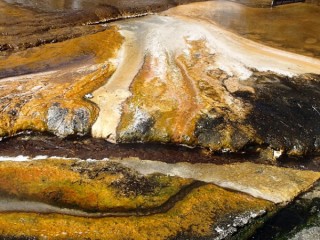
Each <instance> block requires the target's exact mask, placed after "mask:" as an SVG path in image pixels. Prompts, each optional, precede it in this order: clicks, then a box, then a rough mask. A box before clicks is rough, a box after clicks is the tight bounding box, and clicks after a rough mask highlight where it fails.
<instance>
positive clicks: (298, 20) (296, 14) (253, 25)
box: [173, 1, 320, 58]
mask: <svg viewBox="0 0 320 240" xmlns="http://www.w3.org/2000/svg"><path fill="white" fill-rule="evenodd" d="M193 6H194V7H193V9H192V11H184V8H186V6H182V7H181V8H180V9H181V14H182V15H186V16H188V17H190V16H192V17H195V18H199V17H200V18H204V19H206V20H208V19H209V20H210V21H212V22H215V23H217V24H218V25H220V26H222V27H223V28H225V29H227V30H230V31H232V32H234V33H237V34H239V35H241V36H243V37H245V38H248V39H251V40H253V41H257V42H260V43H263V44H266V45H268V46H272V47H275V48H280V49H284V50H287V51H291V52H296V53H298V54H303V55H307V56H312V57H317V58H319V57H320V6H319V5H316V4H308V3H297V4H288V5H283V6H277V7H275V8H271V7H268V8H253V7H248V6H245V5H242V4H238V3H231V2H227V1H219V2H216V1H210V2H207V3H204V4H198V3H193ZM173 11H176V10H175V9H173ZM177 11H179V10H177Z"/></svg>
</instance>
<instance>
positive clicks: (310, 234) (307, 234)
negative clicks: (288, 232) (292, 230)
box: [290, 227, 320, 240]
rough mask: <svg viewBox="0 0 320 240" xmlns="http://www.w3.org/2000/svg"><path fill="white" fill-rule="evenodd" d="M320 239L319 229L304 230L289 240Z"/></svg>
mask: <svg viewBox="0 0 320 240" xmlns="http://www.w3.org/2000/svg"><path fill="white" fill-rule="evenodd" d="M317 239H320V227H311V228H306V229H303V230H301V231H300V232H298V233H297V234H296V235H294V237H293V238H291V239H290V240H317Z"/></svg>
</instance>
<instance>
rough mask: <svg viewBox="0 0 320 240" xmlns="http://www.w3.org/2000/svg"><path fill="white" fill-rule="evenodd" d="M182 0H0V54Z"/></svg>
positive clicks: (89, 31) (90, 30)
mask: <svg viewBox="0 0 320 240" xmlns="http://www.w3.org/2000/svg"><path fill="white" fill-rule="evenodd" d="M189 2H194V1H190V0H184V1H179V2H177V1H171V0H170V1H163V0H160V1H128V0H124V1H123V0H122V1H113V0H109V1H99V0H95V1H77V2H76V3H73V1H63V2H61V1H60V2H56V1H41V2H39V1H27V2H21V1H16V2H15V1H10V3H7V2H6V1H4V0H1V1H0V56H1V55H2V56H5V55H9V54H10V53H12V52H16V51H21V50H24V49H27V48H32V47H35V46H40V45H44V44H50V43H55V42H61V41H65V40H67V39H72V38H75V37H80V36H83V35H87V34H92V33H96V32H99V31H103V30H104V27H102V26H99V25H94V26H88V25H90V24H92V23H93V24H94V23H104V22H109V21H115V20H119V19H123V18H129V17H138V16H142V15H146V14H149V13H154V12H159V11H163V10H166V9H168V8H170V7H173V6H176V5H178V4H185V3H189Z"/></svg>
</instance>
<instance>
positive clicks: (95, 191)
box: [0, 156, 320, 239]
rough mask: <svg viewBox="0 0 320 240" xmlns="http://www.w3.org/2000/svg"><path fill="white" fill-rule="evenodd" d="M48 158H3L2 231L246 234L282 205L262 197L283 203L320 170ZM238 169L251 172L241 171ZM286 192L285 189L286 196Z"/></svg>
mask: <svg viewBox="0 0 320 240" xmlns="http://www.w3.org/2000/svg"><path fill="white" fill-rule="evenodd" d="M44 159H45V157H41V156H39V157H37V158H35V159H30V160H31V161H26V162H24V160H23V159H22V158H17V159H16V160H18V161H21V160H22V162H12V160H14V159H11V161H6V160H10V159H5V158H2V162H0V183H1V184H0V191H1V192H2V197H1V199H0V223H1V224H0V232H1V234H2V236H3V237H6V236H7V237H8V236H14V237H22V236H27V237H36V238H38V237H39V238H41V239H44V238H59V239H70V238H71V239H75V238H88V237H89V238H96V237H99V238H109V237H112V238H113V239H125V238H126V237H127V236H128V234H130V236H131V237H132V238H133V239H149V238H152V239H185V238H191V239H193V238H199V239H206V238H211V239H224V238H226V237H230V236H232V235H234V234H238V235H237V236H239V237H240V236H242V238H244V237H245V236H249V235H251V234H252V232H254V230H255V229H256V228H257V226H259V224H257V223H259V222H260V223H262V222H264V221H265V220H266V219H267V218H268V216H271V215H272V214H274V212H275V211H276V210H277V209H278V206H277V205H275V204H274V203H272V202H269V201H266V200H262V199H270V200H272V201H274V202H277V203H280V204H281V205H282V206H284V205H285V204H286V203H287V201H288V200H290V199H292V198H293V197H295V196H296V195H297V194H298V193H299V192H301V191H304V190H305V189H306V188H308V187H310V186H311V185H312V183H313V182H314V181H315V180H317V179H319V177H320V175H319V173H312V172H308V171H295V170H289V169H284V168H272V169H271V168H266V167H264V166H263V165H256V166H254V165H253V164H247V163H244V164H238V165H237V166H234V165H225V166H217V165H214V164H207V165H203V166H200V165H188V164H177V165H170V166H166V165H165V164H164V163H160V162H151V161H141V160H138V159H123V160H119V159H112V160H103V161H93V160H86V161H83V160H79V159H59V158H55V159H47V160H44ZM25 160H26V159H25ZM169 169H171V170H169ZM201 169H202V170H201ZM215 169H216V170H215ZM235 169H236V171H237V172H242V170H243V169H247V170H246V171H247V173H249V172H250V173H249V174H234V173H235ZM203 171H206V172H207V173H208V174H207V175H206V174H204V172H203ZM209 172H210V174H209ZM162 173H164V174H162ZM196 173H198V176H196V175H195V174H196ZM217 173H220V175H219V174H217ZM226 173H228V174H229V175H228V176H226V175H225V174H226ZM168 174H169V175H177V176H168ZM270 174H271V175H270ZM178 176H181V177H178ZM200 176H201V177H200ZM212 177H213V178H216V179H220V180H212V179H213V178H212ZM252 178H255V179H256V180H255V181H254V182H252ZM288 178H289V179H291V180H289V181H288ZM193 179H195V180H193ZM196 179H199V180H204V181H206V182H216V183H218V184H219V185H221V186H224V187H231V185H232V184H227V185H226V184H224V183H226V182H227V181H231V182H233V187H231V188H232V189H234V190H237V191H229V190H226V189H222V188H220V187H218V186H215V185H213V184H210V183H204V182H199V181H197V180H196ZM210 179H211V180H210ZM245 183H249V184H252V183H253V184H254V185H251V188H252V189H254V191H249V193H250V194H254V193H258V192H261V194H260V195H259V194H258V195H256V196H258V197H259V198H262V199H259V198H254V197H252V196H249V195H247V194H243V193H241V192H248V191H247V190H246V189H248V188H247V187H245ZM255 183H263V184H255ZM293 183H294V185H293ZM280 185H281V187H280V188H279V186H280ZM239 191H240V192H239ZM267 192H268V194H266V193H267ZM280 192H282V193H285V194H286V195H282V197H281V198H279V196H281V194H280V195H279V193H280ZM254 195H255V194H254ZM84 217H85V218H84ZM19 219H20V220H19ZM22 219H23V220H22ZM35 223H36V224H35ZM54 226H59V227H58V228H57V227H54Z"/></svg>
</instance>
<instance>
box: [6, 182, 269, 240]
mask: <svg viewBox="0 0 320 240" xmlns="http://www.w3.org/2000/svg"><path fill="white" fill-rule="evenodd" d="M274 207H275V206H274V205H273V204H271V203H269V202H267V201H263V200H258V199H254V198H252V197H250V196H247V195H244V194H240V193H235V192H230V191H226V190H223V189H221V188H218V187H216V186H214V185H204V186H201V187H198V188H196V189H193V190H192V191H191V192H190V193H189V195H188V196H186V197H185V198H184V199H183V200H182V201H180V202H178V203H177V204H176V205H175V206H174V207H173V208H172V209H170V210H169V211H168V212H166V213H160V214H155V215H152V216H145V217H135V216H132V217H129V218H127V217H126V218H123V217H116V218H115V217H106V218H99V219H92V218H80V217H72V216H64V215H59V214H45V215H43V214H33V213H29V214H28V213H0V226H1V227H0V229H1V233H2V234H3V235H13V236H20V235H26V236H37V237H40V238H41V237H42V238H43V237H49V238H54V237H56V238H59V239H65V238H69V239H70V238H82V237H86V238H96V237H97V236H99V238H105V237H106V238H112V239H124V238H125V237H127V236H128V235H130V236H131V238H133V239H137V240H138V239H168V238H170V237H174V236H176V235H177V234H178V233H180V232H184V233H186V234H188V235H189V236H190V237H192V236H197V237H200V236H212V235H216V234H217V233H215V232H214V230H213V229H212V226H213V225H214V224H215V223H219V220H221V219H223V218H224V217H225V216H228V215H229V214H237V213H238V214H239V213H244V212H247V211H250V212H255V211H261V210H262V211H264V210H267V211H272V210H273V209H274ZM18 219H23V221H17V220H18ZM8 226H10V227H8ZM54 226H59V228H56V227H54Z"/></svg>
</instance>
